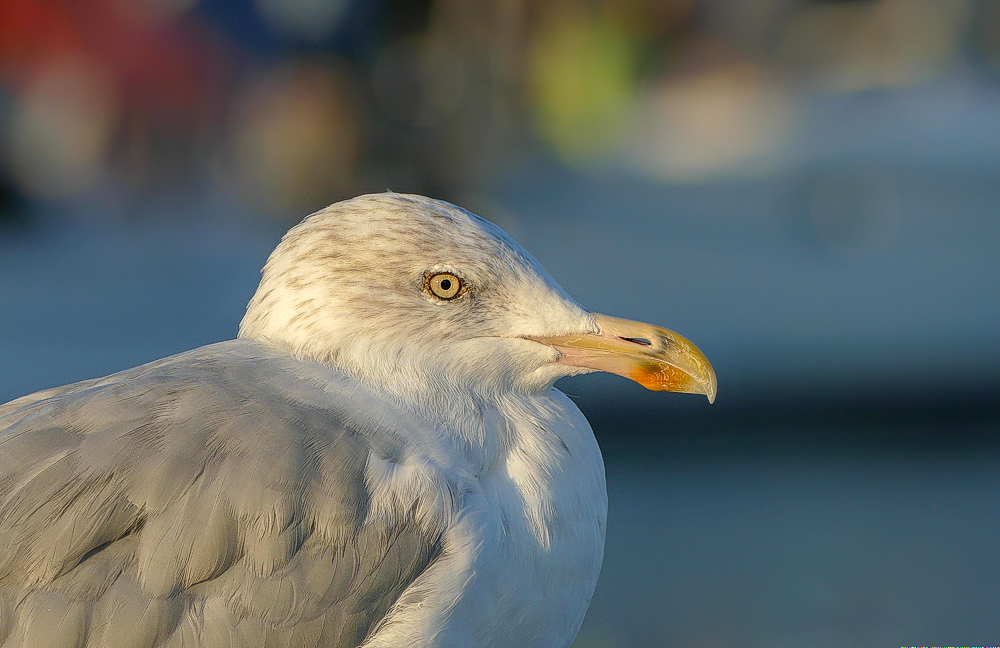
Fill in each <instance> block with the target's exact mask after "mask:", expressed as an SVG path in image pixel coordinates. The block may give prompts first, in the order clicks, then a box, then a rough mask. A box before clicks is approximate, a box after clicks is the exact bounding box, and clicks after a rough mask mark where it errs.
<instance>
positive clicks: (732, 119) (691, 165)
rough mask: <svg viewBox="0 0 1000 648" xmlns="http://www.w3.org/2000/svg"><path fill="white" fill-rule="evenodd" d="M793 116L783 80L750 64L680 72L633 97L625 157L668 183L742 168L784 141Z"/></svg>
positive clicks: (763, 158) (762, 160)
mask: <svg viewBox="0 0 1000 648" xmlns="http://www.w3.org/2000/svg"><path fill="white" fill-rule="evenodd" d="M795 114H796V110H795V105H794V103H793V101H792V99H791V97H790V96H789V95H788V94H787V93H786V92H785V90H784V89H783V88H782V86H781V85H780V84H778V83H777V82H776V81H774V80H772V79H770V78H769V77H767V76H766V75H765V74H764V73H763V72H762V71H761V70H759V69H757V68H755V67H753V66H751V65H748V64H738V65H729V66H726V67H721V68H717V69H712V70H706V71H704V72H697V73H689V74H679V75H676V76H673V77H667V78H665V79H662V80H660V81H659V82H658V84H657V85H655V86H653V87H652V88H650V89H648V90H647V91H646V92H645V93H644V94H643V96H642V97H641V99H640V100H639V104H638V109H637V111H636V115H635V120H634V126H633V128H634V130H633V133H632V138H631V144H630V146H629V149H628V151H627V156H628V157H629V158H630V160H631V162H632V163H633V164H634V165H635V166H636V167H637V168H638V169H639V170H641V171H642V172H644V173H646V174H648V175H651V176H653V177H657V178H661V179H664V180H669V181H697V180H701V179H705V178H709V177H713V176H716V175H718V174H720V173H731V172H734V171H739V172H741V173H747V172H749V171H752V169H749V168H748V166H749V163H751V162H755V163H758V164H760V165H761V166H764V163H765V162H766V158H767V156H768V154H771V153H773V152H775V151H776V150H778V149H779V148H780V147H781V146H782V144H783V143H784V142H785V140H786V138H787V136H788V134H789V131H790V130H791V128H792V127H793V126H794V122H795Z"/></svg>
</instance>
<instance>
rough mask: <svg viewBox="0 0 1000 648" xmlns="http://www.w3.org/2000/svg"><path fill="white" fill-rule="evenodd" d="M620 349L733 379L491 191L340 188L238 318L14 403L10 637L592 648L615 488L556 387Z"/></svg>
mask: <svg viewBox="0 0 1000 648" xmlns="http://www.w3.org/2000/svg"><path fill="white" fill-rule="evenodd" d="M592 371H607V372H611V373H615V374H620V375H622V376H626V377H628V378H631V379H632V380H635V381H637V382H639V383H640V384H642V385H643V386H645V387H647V388H649V389H654V390H667V391H678V392H689V393H696V394H704V395H706V396H708V399H709V400H710V401H711V400H713V399H714V397H715V393H716V378H715V374H714V372H713V370H712V368H711V365H710V364H709V363H708V361H707V360H706V358H705V356H704V355H702V353H701V352H700V351H698V349H697V348H696V347H695V346H694V345H693V344H691V343H690V342H689V341H688V340H686V339H684V338H683V337H681V336H680V335H678V334H676V333H673V332H671V331H668V330H666V329H662V328H659V327H656V326H652V325H649V324H642V323H638V322H631V321H626V320H621V319H616V318H612V317H608V316H605V315H599V314H595V313H592V312H589V311H587V310H585V309H584V308H583V307H581V306H580V305H579V304H577V303H576V302H575V301H573V300H572V299H571V298H570V297H569V296H568V295H567V294H566V293H565V292H564V291H563V290H562V289H561V288H560V287H559V285H558V284H556V283H555V281H553V280H552V279H551V278H550V277H549V275H548V274H547V273H546V272H545V270H543V269H542V267H541V266H540V265H539V264H538V262H537V261H535V260H534V259H533V258H532V257H531V256H530V255H529V254H528V253H527V252H525V251H524V250H523V249H522V248H521V247H520V246H519V245H518V244H517V243H515V242H514V241H513V240H512V239H511V238H510V237H509V236H507V234H505V233H504V232H503V231H502V230H501V229H499V228H498V227H496V226H495V225H493V224H492V223H490V222H488V221H486V220H483V219H481V218H479V217H478V216H475V215H473V214H471V213H469V212H468V211H465V210H463V209H461V208H459V207H456V206H454V205H451V204H449V203H446V202H441V201H437V200H432V199H429V198H425V197H421V196H416V195H403V194H395V193H391V192H390V193H383V194H373V195H365V196H360V197H357V198H354V199H352V200H348V201H344V202H340V203H337V204H334V205H332V206H330V207H327V208H326V209H323V210H321V211H319V212H316V213H315V214H312V215H311V216H309V217H307V218H306V219H305V220H303V221H302V222H301V223H300V224H299V225H297V226H295V227H293V228H292V229H291V230H290V231H289V232H288V233H287V234H286V235H285V236H284V237H283V238H282V239H281V242H280V243H279V245H278V246H277V248H276V249H275V250H274V252H273V253H272V254H271V255H270V257H269V258H268V260H267V263H266V265H265V267H264V269H263V271H262V278H261V282H260V286H259V288H258V289H257V291H256V293H255V294H254V296H253V298H252V299H251V301H250V303H249V306H248V308H247V311H246V315H245V317H244V318H243V320H242V322H241V323H240V327H239V335H238V337H237V339H234V340H229V341H225V342H220V343H217V344H210V345H208V346H204V347H201V348H198V349H194V350H192V351H188V352H185V353H181V354H179V355H175V356H172V357H169V358H165V359H162V360H158V361H155V362H151V363H149V364H145V365H142V366H139V367H135V368H133V369H127V370H125V371H122V372H119V373H116V374H113V375H111V376H107V377H105V378H98V379H94V380H86V381H83V382H79V383H75V384H72V385H67V386H64V387H58V388H55V389H49V390H47V391H42V392H38V393H35V394H31V395H28V396H24V397H22V398H19V399H17V400H14V401H11V402H9V403H7V404H5V405H2V406H0V645H2V646H3V647H5V648H13V647H22V646H23V647H38V646H46V647H52V648H61V647H67V648H69V647H102V648H103V647H107V648H154V647H155V648H159V647H166V646H176V647H197V646H206V647H207V646H212V647H223V646H225V647H241V648H242V647H246V648H250V647H254V648H271V647H279V646H280V647H283V648H284V647H288V648H291V647H307V646H310V647H311V646H317V647H319V646H323V647H332V648H357V647H362V648H388V647H393V648H400V647H414V648H430V647H436V648H437V647H439V648H459V647H461V648H480V647H482V648H485V647H501V646H502V647H525V648H528V647H530V648H566V647H567V646H569V645H570V643H572V641H573V640H574V638H575V637H576V634H577V632H578V631H579V629H580V625H581V623H582V622H583V617H584V614H585V612H586V610H587V607H588V605H589V603H590V599H591V596H592V594H593V592H594V587H595V585H596V582H597V578H598V573H599V571H600V567H601V561H602V557H603V553H604V536H605V522H606V516H607V494H606V490H605V477H604V464H603V460H602V458H601V453H600V450H599V448H598V445H597V442H596V440H595V438H594V435H593V433H592V431H591V428H590V426H589V425H588V423H587V421H586V419H585V418H584V417H583V415H582V414H581V412H580V411H579V410H578V409H577V407H576V406H575V405H574V404H573V403H572V402H571V401H570V400H569V399H568V398H567V397H566V396H565V395H563V394H562V393H561V392H559V391H558V390H556V389H555V388H554V387H553V383H554V382H555V381H556V380H557V379H558V378H560V377H563V376H567V375H575V374H582V373H587V372H592Z"/></svg>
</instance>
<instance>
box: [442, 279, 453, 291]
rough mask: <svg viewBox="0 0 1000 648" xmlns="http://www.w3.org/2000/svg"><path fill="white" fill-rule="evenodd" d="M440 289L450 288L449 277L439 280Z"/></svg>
mask: <svg viewBox="0 0 1000 648" xmlns="http://www.w3.org/2000/svg"><path fill="white" fill-rule="evenodd" d="M441 290H451V279H442V280H441Z"/></svg>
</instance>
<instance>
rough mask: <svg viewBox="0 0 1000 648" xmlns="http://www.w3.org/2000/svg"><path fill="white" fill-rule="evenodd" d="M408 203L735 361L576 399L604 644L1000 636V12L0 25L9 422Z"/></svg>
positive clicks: (466, 9) (93, 9) (336, 6)
mask: <svg viewBox="0 0 1000 648" xmlns="http://www.w3.org/2000/svg"><path fill="white" fill-rule="evenodd" d="M387 188H388V189H392V190H394V191H398V192H417V193H425V194H428V195H431V196H433V197H437V198H443V199H446V200H450V201H452V202H455V203H458V204H461V205H463V206H465V207H467V208H469V209H471V210H473V211H476V212H477V213H479V214H481V215H483V216H485V217H487V218H489V219H491V220H494V221H495V222H497V223H498V224H500V225H501V226H503V227H504V228H505V229H507V230H508V231H509V232H510V233H511V234H512V235H513V236H514V237H515V238H517V239H518V240H519V241H520V242H521V243H522V244H524V246H525V247H526V248H527V249H529V250H530V251H531V252H533V253H534V254H535V255H536V256H537V257H538V258H539V260H540V261H541V262H542V263H543V265H545V266H546V267H547V268H548V270H549V271H550V272H551V274H552V275H553V276H554V277H556V278H557V279H558V280H559V281H560V282H561V283H562V284H563V286H564V287H565V288H566V289H567V290H568V291H569V292H570V293H571V294H572V295H574V296H575V297H576V298H577V299H578V300H579V301H581V303H583V304H585V305H586V306H588V307H589V308H592V309H594V310H596V311H600V312H606V313H609V314H614V315H617V316H622V317H627V318H630V319H640V320H645V321H650V322H655V323H658V324H662V325H665V326H668V327H670V328H672V329H675V330H677V331H679V332H681V333H682V334H684V335H685V336H687V337H689V338H691V339H692V340H694V341H695V342H696V343H697V344H698V345H699V347H700V348H701V349H702V350H703V351H704V352H705V353H706V355H707V356H708V357H709V358H710V359H711V360H712V362H713V364H714V365H715V368H716V370H717V373H718V377H719V397H718V400H717V402H716V404H715V405H714V406H712V407H709V406H708V404H707V403H705V402H703V399H698V398H694V397H685V396H677V395H667V396H664V395H662V394H651V393H647V392H645V391H643V390H642V389H641V388H640V387H638V386H636V385H633V384H631V383H628V382H627V381H624V380H620V379H615V378H613V377H607V376H588V377H583V378H578V379H573V380H568V381H563V382H562V383H561V384H560V387H561V388H562V389H563V390H564V391H567V392H568V393H569V394H571V395H572V396H573V397H574V398H577V400H578V403H579V404H580V407H581V408H582V409H583V410H584V411H585V412H586V413H587V415H588V417H589V418H590V419H591V421H592V423H593V424H594V428H595V431H596V433H597V435H598V437H599V439H600V441H601V443H602V447H603V448H604V451H605V456H606V461H607V464H608V480H609V496H610V500H611V513H610V521H609V531H608V544H607V555H606V559H605V568H604V572H603V574H602V579H601V582H600V584H599V586H598V590H597V593H596V595H595V597H594V601H593V605H592V607H591V610H590V613H589V615H588V617H587V621H586V623H585V625H584V629H583V631H582V633H581V636H580V639H579V640H578V642H577V644H575V648H626V647H636V648H641V647H651V648H661V647H679V648H708V647H721V646H742V647H749V648H755V647H758V646H760V647H769V646H789V645H796V646H817V647H823V646H844V645H858V646H863V645H893V646H895V645H902V644H904V643H905V644H907V645H917V644H920V645H929V644H930V643H936V644H948V645H957V644H959V643H961V644H963V645H965V644H968V643H978V644H979V645H982V644H984V643H990V642H992V643H995V642H997V641H998V640H1000V551H998V550H997V545H998V539H1000V498H998V493H1000V427H998V423H1000V260H998V256H1000V0H870V1H862V0H853V1H852V0H842V1H819V0H812V1H807V0H614V1H612V0H604V1H600V0H536V1H534V2H528V1H526V0H489V1H485V0H484V1H481V2H468V1H464V0H424V1H420V2H405V1H403V0H367V1H363V0H92V1H89V2H79V1H75V2H74V1H69V0H3V1H2V2H0V305H2V306H0V401H6V400H9V399H11V398H14V397H16V396H19V395H22V394H24V393H28V392H31V391H34V390H37V389H41V388H44V387H49V386H54V385H58V384H62V383H66V382H70V381H74V380H80V379H83V378H89V377H94V376H99V375H104V374H107V373H111V372H113V371H116V370H119V369H124V368H126V367H129V366H133V365H136V364H139V363H142V362H145V361H149V360H153V359H155V358H159V357H162V356H165V355H168V354H172V353H176V352H179V351H182V350H185V349H188V348H191V347H194V346H198V345H201V344H206V343H210V342H214V341H218V340H222V339H227V338H231V337H233V336H234V335H235V333H236V326H237V323H238V321H239V318H240V316H241V315H242V311H243V308H244V306H245V304H246V302H247V300H248V299H249V297H250V295H251V294H252V293H253V290H254V288H255V286H256V282H257V279H258V271H259V269H260V267H261V265H262V264H263V262H264V259H265V258H266V255H267V254H268V252H269V251H270V250H271V249H272V248H273V246H274V245H275V243H276V242H277V240H278V238H279V237H280V235H281V233H283V232H284V230H286V229H287V228H288V227H289V226H290V225H292V224H293V223H295V222H296V221H297V220H299V219H300V218H301V217H302V216H304V215H305V214H307V213H309V212H311V211H314V210H316V209H318V208H321V207H323V206H325V205H327V204H329V203H331V202H334V201H336V200H341V199H344V198H348V197H351V196H353V195H356V194H358V193H364V192H369V191H382V190H384V189H387Z"/></svg>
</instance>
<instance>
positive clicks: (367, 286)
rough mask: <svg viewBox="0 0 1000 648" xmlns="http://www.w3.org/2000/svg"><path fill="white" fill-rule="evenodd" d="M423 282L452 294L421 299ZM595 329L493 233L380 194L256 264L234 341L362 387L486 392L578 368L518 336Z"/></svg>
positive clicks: (288, 240) (305, 228)
mask: <svg viewBox="0 0 1000 648" xmlns="http://www.w3.org/2000/svg"><path fill="white" fill-rule="evenodd" d="M436 273H451V274H453V275H455V276H456V277H458V278H459V279H460V280H461V282H462V283H463V289H464V292H463V293H462V294H461V295H460V296H459V297H457V298H455V299H451V300H444V299H441V298H439V297H436V296H434V294H433V293H432V292H431V291H430V290H428V286H427V281H428V278H429V277H432V276H433V275H435V274H436ZM595 329H596V325H595V323H594V320H593V318H592V317H591V315H590V314H589V313H588V312H587V311H586V310H584V309H583V308H582V307H580V306H579V305H578V304H577V303H576V302H574V301H573V300H572V299H571V298H570V297H569V296H568V295H567V294H566V293H565V292H564V291H563V290H562V289H561V288H560V287H559V285H558V284H556V283H555V281H553V280H552V279H551V277H549V276H548V274H547V273H546V272H545V270H544V269H542V267H541V266H540V265H539V264H538V262H537V261H535V260H534V259H533V258H532V257H531V256H530V255H529V254H528V253H527V252H525V251H524V250H523V249H522V248H521V247H520V246H519V245H518V244H517V243H515V242H514V241H513V240H512V239H511V238H510V237H509V236H507V234H506V233H504V232H503V231H502V230H501V229H500V228H498V227H496V226H495V225H493V224H492V223H489V222H487V221H485V220H483V219H481V218H479V217H477V216H475V215H473V214H470V213H469V212H467V211H465V210H463V209H461V208H459V207H456V206H454V205H451V204H449V203H446V202H441V201H437V200H431V199H429V198H424V197H422V196H413V195H400V194H393V193H386V194H372V195H366V196H360V197H358V198H355V199H353V200H348V201H345V202H340V203H337V204H334V205H331V206H330V207H327V208H326V209H324V210H321V211H319V212H316V213H315V214H312V215H311V216H309V217H307V218H306V219H305V220H303V221H302V222H301V223H300V224H299V225H297V226H296V227H294V228H292V229H291V230H290V231H289V232H288V233H287V234H286V235H285V236H284V237H283V238H282V240H281V243H280V244H279V245H278V247H277V248H276V249H275V250H274V252H273V253H272V254H271V256H270V257H269V258H268V261H267V264H266V265H265V267H264V270H263V278H262V279H261V282H260V287H259V288H258V289H257V292H256V294H255V295H254V296H253V299H252V300H251V301H250V304H249V306H248V308H247V313H246V316H245V317H244V318H243V321H242V322H241V323H240V333H239V335H240V337H242V338H252V339H258V340H262V341H266V342H269V343H271V344H274V345H276V346H279V347H282V348H285V349H287V350H288V351H290V352H291V353H293V354H295V355H296V356H298V357H300V358H303V359H308V360H313V361H317V362H322V363H326V364H330V365H333V366H335V367H337V368H338V369H340V370H342V371H344V372H346V373H348V374H350V375H352V376H354V377H356V378H357V379H358V380H359V381H361V382H363V383H366V384H368V385H369V386H373V387H378V388H387V389H389V390H390V391H395V390H396V389H400V388H401V389H406V390H407V391H411V392H412V391H421V390H422V388H426V387H431V386H433V388H434V389H441V388H445V389H447V388H448V387H455V388H461V389H464V390H466V391H468V390H470V389H471V390H472V392H473V393H478V394H489V393H497V392H504V391H507V390H522V391H537V390H542V389H546V388H548V386H550V385H551V383H552V382H553V381H554V380H555V379H557V378H559V377H560V376H563V375H567V374H570V373H580V370H575V369H574V368H572V367H567V366H565V365H558V364H553V360H554V358H555V357H556V356H557V355H558V353H557V352H556V351H554V350H553V349H551V348H550V347H547V346H544V345H541V344H537V343H535V342H531V341H528V340H526V339H523V338H525V337H542V336H554V335H568V334H572V333H577V332H581V333H583V332H592V331H594V330H595ZM449 391H450V390H449Z"/></svg>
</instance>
